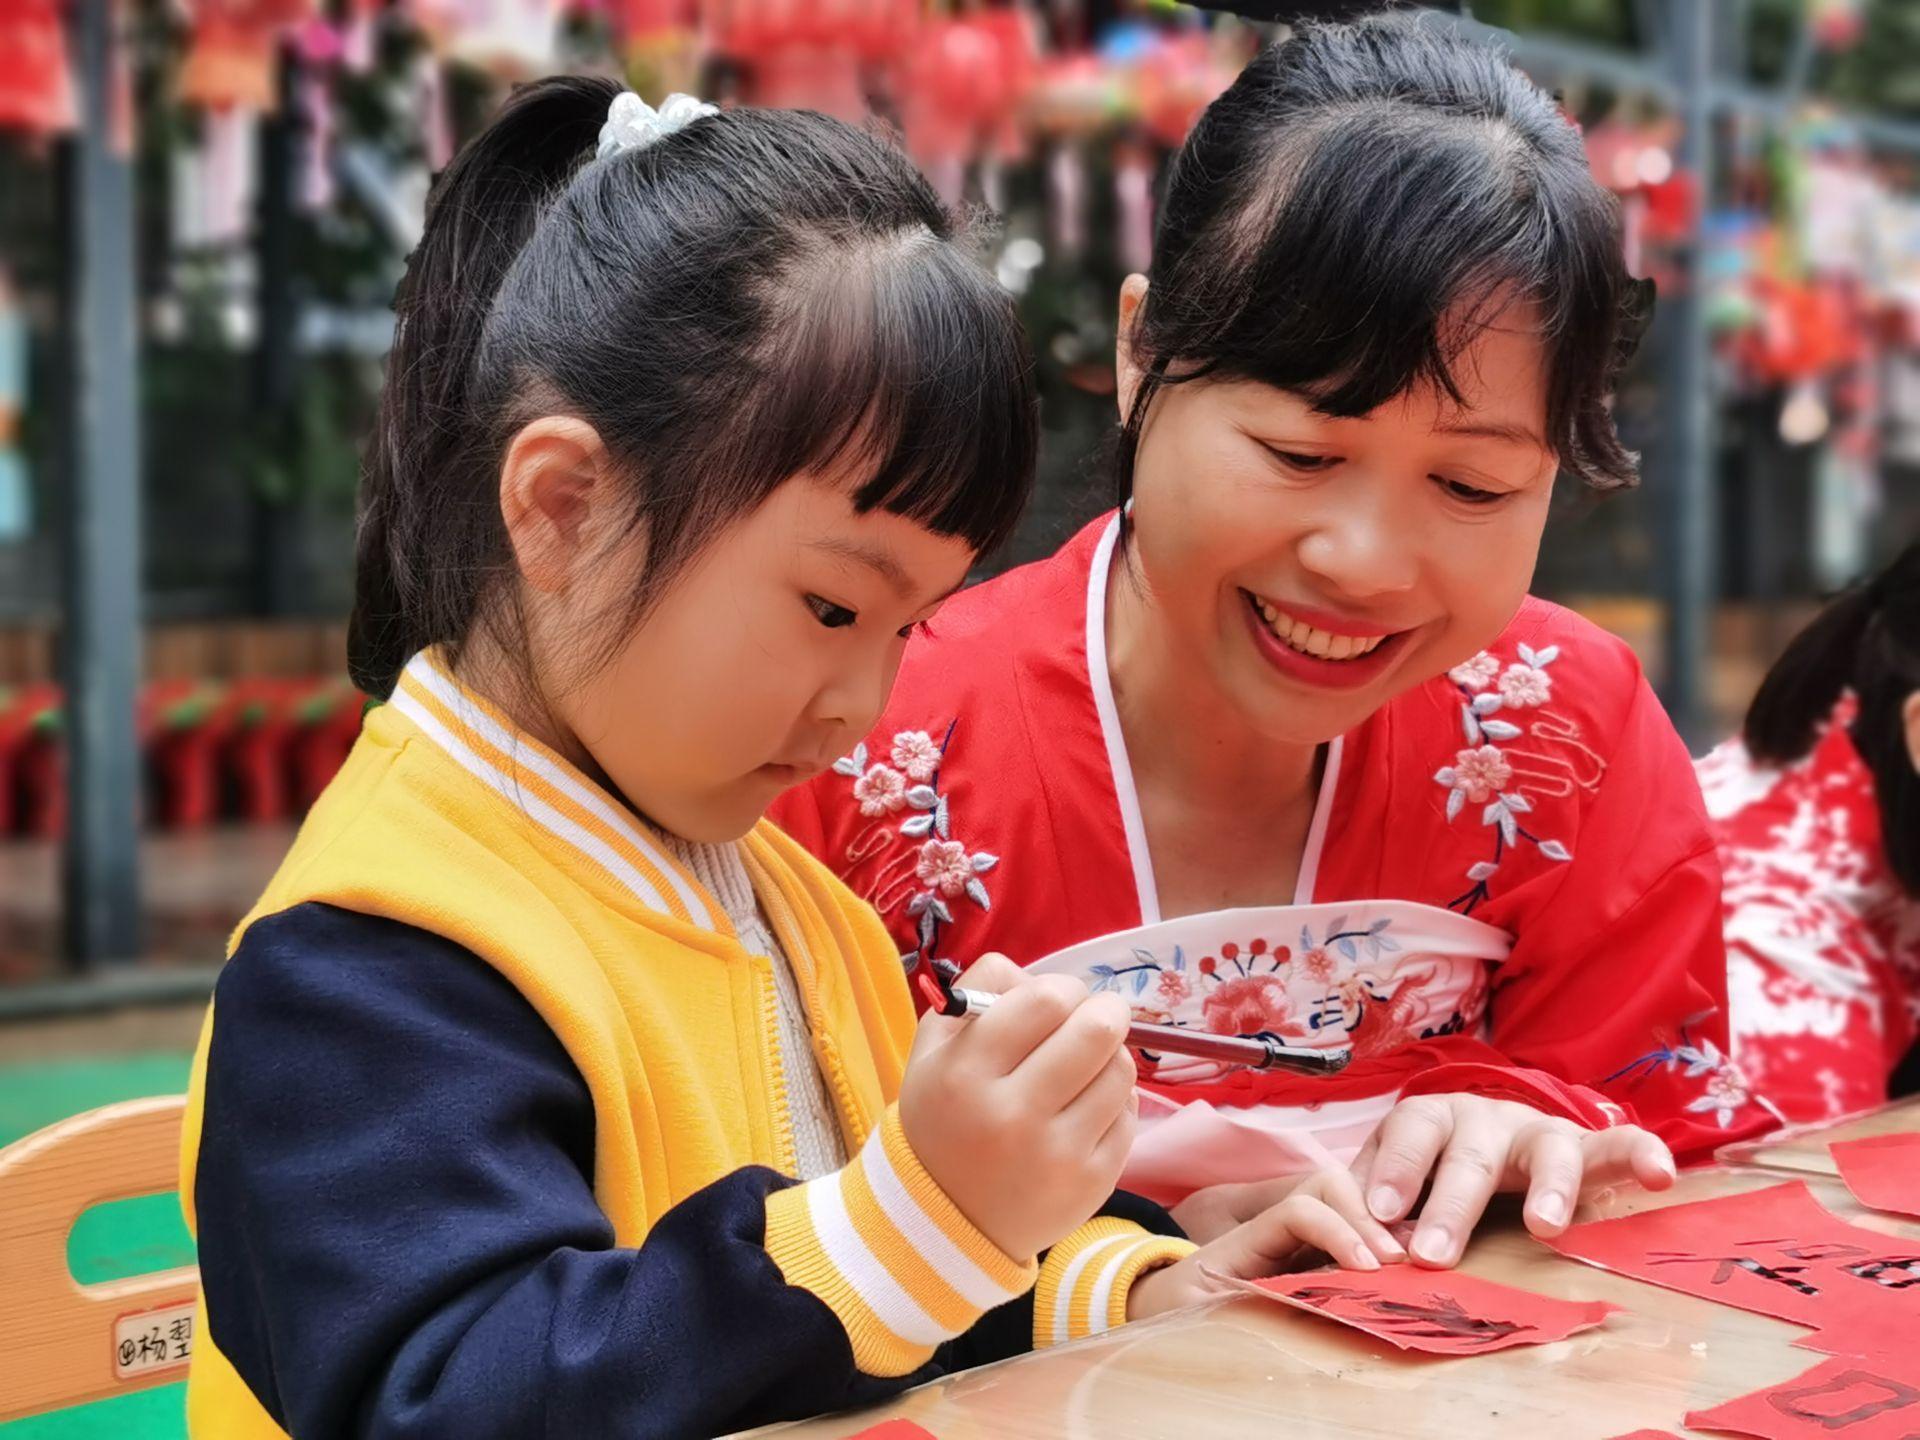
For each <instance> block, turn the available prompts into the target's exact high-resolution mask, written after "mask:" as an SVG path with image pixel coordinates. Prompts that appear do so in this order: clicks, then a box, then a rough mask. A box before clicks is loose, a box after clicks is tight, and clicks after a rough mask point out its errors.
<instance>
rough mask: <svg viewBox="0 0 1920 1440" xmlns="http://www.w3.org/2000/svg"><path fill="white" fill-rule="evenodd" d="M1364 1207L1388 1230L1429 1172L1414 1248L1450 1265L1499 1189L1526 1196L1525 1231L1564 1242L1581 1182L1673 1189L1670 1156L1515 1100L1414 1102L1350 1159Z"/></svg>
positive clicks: (1636, 1135)
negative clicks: (1560, 1236)
mask: <svg viewBox="0 0 1920 1440" xmlns="http://www.w3.org/2000/svg"><path fill="white" fill-rule="evenodd" d="M1353 1172H1354V1174H1355V1175H1356V1176H1358V1177H1359V1181H1360V1185H1361V1187H1362V1188H1363V1189H1364V1190H1365V1191H1366V1195H1367V1208H1368V1209H1369V1210H1370V1211H1371V1212H1372V1213H1373V1216H1374V1218H1375V1219H1376V1220H1381V1221H1384V1222H1386V1223H1388V1224H1391V1223H1392V1222H1394V1221H1396V1220H1398V1219H1400V1218H1401V1217H1402V1216H1404V1215H1406V1214H1407V1213H1408V1212H1409V1211H1410V1210H1411V1209H1412V1208H1413V1202H1414V1200H1415V1198H1416V1197H1417V1196H1418V1195H1419V1194H1420V1190H1421V1188H1422V1187H1423V1186H1424V1185H1426V1183H1427V1181H1428V1178H1429V1175H1431V1179H1432V1182H1433V1188H1432V1190H1431V1191H1430V1192H1429V1193H1428V1195H1427V1203H1426V1204H1425V1205H1423V1206H1421V1208H1420V1218H1419V1222H1418V1224H1416V1225H1415V1227H1414V1232H1413V1243H1412V1244H1411V1246H1409V1249H1410V1250H1411V1251H1412V1253H1413V1258H1414V1259H1415V1260H1416V1261H1418V1262H1419V1263H1421V1264H1423V1265H1434V1266H1446V1265H1451V1264H1453V1263H1454V1262H1455V1261H1456V1260H1458V1259H1459V1258H1460V1255H1461V1252H1462V1251H1463V1250H1465V1249H1466V1244H1467V1236H1468V1235H1469V1234H1471V1233H1472V1231H1473V1227H1474V1226H1475V1225H1476V1224H1477V1223H1478V1222H1479V1219H1480V1216H1481V1213H1482V1212H1483V1211H1484V1210H1485V1209H1486V1208H1487V1201H1488V1200H1490V1199H1492V1198H1493V1194H1494V1192H1495V1191H1496V1190H1524V1191H1525V1192H1526V1196H1527V1202H1526V1209H1525V1211H1524V1212H1523V1213H1524V1215H1525V1218H1526V1225H1527V1229H1529V1230H1531V1231H1532V1232H1533V1233H1534V1234H1535V1235H1539V1236H1552V1235H1558V1234H1559V1233H1560V1232H1561V1231H1563V1230H1565V1229H1566V1228H1567V1222H1568V1220H1569V1219H1571V1218H1572V1215H1573V1207H1574V1204H1575V1202H1576V1201H1578V1199H1579V1198H1580V1191H1581V1188H1582V1186H1584V1185H1614V1184H1619V1183H1621V1182H1623V1181H1628V1180H1637V1181H1639V1183H1640V1184H1642V1185H1644V1186H1646V1187H1647V1189H1649V1190H1664V1189H1666V1188H1667V1187H1668V1186H1669V1185H1671V1184H1673V1182H1674V1168H1673V1156H1672V1155H1671V1154H1669V1153H1668V1151H1667V1147H1666V1145H1665V1144H1663V1143H1662V1142H1661V1140H1660V1139H1659V1137H1657V1136H1655V1135H1652V1134H1650V1133H1648V1132H1647V1131H1645V1130H1642V1129H1641V1128H1640V1127H1639V1126H1638V1125H1616V1126H1614V1127H1613V1128H1612V1129H1610V1130H1585V1129H1582V1128H1581V1127H1580V1126H1578V1125H1576V1124H1574V1123H1573V1122H1572V1121H1571V1120H1564V1119H1561V1118H1559V1117H1558V1116H1553V1115H1545V1114H1542V1113H1541V1112H1540V1111H1538V1110H1535V1109H1533V1108H1532V1107H1531V1106H1527V1105H1522V1104H1519V1103H1518V1102H1516V1101H1512V1100H1489V1099H1487V1098H1485V1097H1484V1096H1479V1095H1417V1096H1414V1097H1413V1098H1412V1099H1409V1100H1402V1101H1401V1102H1400V1103H1399V1104H1398V1105H1396V1106H1394V1107H1393V1109H1392V1110H1391V1111H1390V1112H1389V1113H1388V1115H1387V1118H1386V1119H1385V1120H1383V1121H1381V1123H1380V1127H1379V1129H1377V1130H1375V1131H1374V1132H1373V1134H1372V1135H1371V1136H1370V1137H1369V1138H1368V1140H1367V1143H1366V1144H1365V1145H1363V1146H1362V1147H1361V1148H1360V1153H1359V1155H1358V1156H1356V1157H1355V1158H1354V1162H1353Z"/></svg>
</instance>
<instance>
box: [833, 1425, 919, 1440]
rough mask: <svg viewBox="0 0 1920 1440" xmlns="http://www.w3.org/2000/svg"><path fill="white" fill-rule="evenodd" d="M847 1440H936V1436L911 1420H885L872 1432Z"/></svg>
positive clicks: (867, 1431) (868, 1431) (852, 1436)
mask: <svg viewBox="0 0 1920 1440" xmlns="http://www.w3.org/2000/svg"><path fill="white" fill-rule="evenodd" d="M847 1440H934V1434H933V1432H932V1431H931V1430H922V1429H921V1428H920V1427H919V1426H918V1425H916V1424H914V1423H913V1421H911V1420H883V1421H881V1422H880V1423H879V1424H878V1425H875V1426H874V1427H873V1428H872V1429H870V1430H862V1431H861V1432H860V1433H859V1434H858V1435H849V1436H848V1437H847Z"/></svg>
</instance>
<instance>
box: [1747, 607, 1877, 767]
mask: <svg viewBox="0 0 1920 1440" xmlns="http://www.w3.org/2000/svg"><path fill="white" fill-rule="evenodd" d="M1878 609H1879V606H1878V605H1877V604H1876V601H1875V596H1874V592H1873V588H1872V587H1871V586H1867V585H1861V586H1856V587H1855V588H1854V589H1852V590H1849V591H1847V592H1846V593H1845V594H1844V595H1842V596H1840V598H1839V599H1837V600H1835V601H1834V602H1833V603H1832V604H1830V605H1828V606H1827V608H1826V609H1825V610H1822V611H1821V612H1820V614H1819V615H1818V616H1817V617H1815V619H1814V621H1813V623H1812V624H1810V625H1808V626H1807V628H1806V629H1804V630H1802V631H1801V632H1800V633H1799V634H1798V635H1796V636H1795V637H1794V639H1793V643H1792V644H1790V645H1788V646H1787V648H1786V652H1785V653H1784V654H1783V655H1781V657H1780V659H1779V660H1778V661H1777V662H1776V663H1775V664H1774V667H1773V668H1772V669H1771V670H1769V671H1768V672H1767V678H1766V679H1765V680H1763V681H1761V682H1760V690H1759V693H1758V694H1756V695H1755V696H1754V697H1753V704H1752V705H1751V706H1750V707H1749V708H1748V710H1747V719H1746V725H1745V727H1744V729H1743V732H1742V733H1743V738H1744V739H1745V741H1746V745H1747V750H1748V752H1749V753H1750V754H1752V756H1753V758H1754V759H1756V760H1759V761H1762V762H1764V763H1766V764H1769V765H1790V764H1792V763H1793V762H1794V761H1796V760H1800V759H1803V758H1805V756H1806V755H1807V754H1808V753H1809V752H1810V751H1811V750H1812V749H1813V744H1814V738H1815V734H1816V732H1817V731H1818V730H1819V727H1820V726H1821V725H1822V724H1823V723H1824V722H1825V721H1826V719H1827V717H1828V716H1829V715H1830V714H1831V713H1832V712H1833V707H1834V705H1835V704H1837V703H1838V702H1839V699H1840V695H1841V692H1842V691H1844V690H1845V689H1846V688H1847V687H1848V686H1849V685H1851V684H1853V683H1854V669H1855V666H1856V663H1857V662H1858V659H1859V656H1860V642H1861V641H1862V639H1864V638H1865V636H1866V633H1867V627H1868V626H1869V625H1871V624H1872V623H1873V617H1874V615H1875V614H1876V613H1877V612H1878Z"/></svg>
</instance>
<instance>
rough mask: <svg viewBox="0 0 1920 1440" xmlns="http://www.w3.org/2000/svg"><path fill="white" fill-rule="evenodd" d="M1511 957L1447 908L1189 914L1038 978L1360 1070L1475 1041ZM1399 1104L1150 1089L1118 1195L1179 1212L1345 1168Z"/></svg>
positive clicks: (1173, 1064)
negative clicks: (1413, 1052) (1494, 977)
mask: <svg viewBox="0 0 1920 1440" xmlns="http://www.w3.org/2000/svg"><path fill="white" fill-rule="evenodd" d="M1511 945H1512V941H1511V937H1509V936H1508V935H1507V933H1506V932H1505V931H1503V930H1497V929H1495V928H1494V927H1493V926H1491V925H1486V924H1483V923H1481V922H1480V921H1478V920H1473V919H1469V918H1467V917H1466V916H1463V915H1458V914H1455V913H1454V912H1453V911H1450V910H1440V909H1437V908H1435V907H1433V906H1429V905H1418V904H1414V903H1412V902H1409V901H1400V900H1370V901H1362V902H1356V903H1352V904H1337V905H1281V906H1271V907H1262V908H1258V909H1246V910H1217V911H1211V912H1208V913H1206V914H1203V915H1186V916H1182V917H1180V918H1179V919H1177V920H1163V921H1161V922H1159V923H1158V924H1155V925H1143V926H1140V927H1139V928H1137V929H1133V930H1123V931H1119V932H1117V933H1115V934H1112V935H1103V936H1101V937H1100V938H1099V939H1097V940H1089V941H1087V942H1085V943H1084V944H1080V945H1075V946H1072V947H1070V948H1069V949H1066V950H1060V951H1056V952H1055V953H1054V954H1052V955H1049V956H1047V957H1046V958H1045V959H1043V960H1040V961H1037V962H1035V963H1034V964H1033V965H1032V966H1030V967H1029V969H1031V970H1032V971H1034V972H1038V973H1048V974H1065V975H1076V976H1078V977H1080V978H1081V979H1082V980H1085V981H1086V982H1087V985H1088V987H1089V988H1091V989H1093V990H1096V991H1107V990H1110V991H1114V992H1116V993H1118V994H1120V995H1121V996H1123V997H1125V999H1126V1000H1127V1002H1128V1004H1129V1005H1130V1006H1131V1007H1132V1009H1133V1015H1134V1018H1135V1019H1136V1020H1146V1021H1151V1022H1153V1023H1154V1024H1158V1025H1177V1026H1180V1027H1182V1028H1186V1029H1192V1030H1201V1031H1209V1032H1212V1033H1214V1034H1220V1035H1260V1034H1266V1035H1274V1036H1277V1037H1278V1038H1280V1039H1282V1040H1284V1041H1286V1042H1287V1043H1288V1044H1291V1045H1305V1046H1313V1047H1316V1048H1321V1049H1328V1050H1337V1049H1351V1050H1352V1052H1353V1054H1354V1057H1355V1058H1356V1059H1365V1058H1366V1057H1368V1056H1371V1055H1378V1054H1382V1053H1384V1052H1386V1051H1389V1050H1392V1049H1395V1048H1397V1047H1399V1046H1400V1045H1403V1044H1405V1043H1407V1042H1408V1041H1410V1040H1419V1039H1424V1038H1429V1037H1433V1036H1439V1035H1456V1034H1467V1035H1475V1036H1477V1035H1479V1034H1481V1033H1482V1031H1483V1029H1484V1026H1485V1022H1486V1008H1487V993H1488V972H1489V970H1490V969H1491V968H1492V967H1493V966H1495V965H1498V964H1499V963H1500V962H1501V961H1503V960H1505V959H1506V958H1507V955H1508V953H1509V950H1510V949H1511ZM1139 1063H1140V1073H1141V1078H1142V1079H1145V1080H1150V1081H1156V1082H1161V1083H1165V1084H1171V1085H1181V1086H1183V1087H1192V1086H1201V1087H1203V1093H1204V1087H1205V1086H1206V1084H1207V1082H1209V1081H1212V1080H1218V1079H1220V1078H1221V1077H1222V1076H1223V1075H1224V1074H1225V1073H1226V1071H1225V1070H1224V1068H1223V1067H1221V1066H1219V1065H1217V1064H1215V1063H1213V1062H1211V1061H1202V1060H1193V1059H1189V1058H1187V1057H1184V1056H1179V1055H1153V1054H1142V1055H1141V1056H1140V1057H1139ZM1183 1093H1186V1094H1189V1095H1191V1094H1192V1091H1191V1090H1190V1089H1189V1090H1186V1091H1183ZM1394 1098H1395V1097H1394V1095H1393V1094H1384V1095H1375V1096H1367V1097H1364V1098H1358V1099H1344V1100H1332V1101H1328V1102H1322V1103H1319V1104H1313V1105H1304V1106H1288V1105H1274V1104H1260V1105H1252V1106H1247V1105H1233V1104H1231V1103H1227V1102H1225V1100H1224V1098H1223V1103H1222V1104H1221V1105H1219V1106H1215V1105H1214V1104H1212V1103H1211V1102H1210V1101H1209V1100H1207V1099H1205V1098H1195V1099H1188V1100H1186V1101H1184V1102H1182V1101H1175V1100H1171V1099H1168V1098H1166V1097H1165V1096H1162V1095H1159V1094H1155V1093H1153V1092H1151V1091H1144V1092H1142V1095H1141V1105H1140V1127H1139V1131H1138V1138H1137V1139H1136V1140H1135V1142H1134V1149H1133V1152H1132V1154H1131V1156H1130V1157H1129V1159H1128V1162H1127V1169H1126V1171H1125V1173H1124V1174H1122V1176H1121V1184H1122V1185H1123V1186H1125V1187H1126V1188H1127V1189H1129V1190H1132V1191H1134V1192H1136V1193H1138V1194H1142V1195H1146V1196H1148V1197H1149V1198H1151V1199H1155V1200H1159V1201H1161V1202H1163V1203H1166V1204H1173V1203H1175V1202H1177V1201H1179V1200H1180V1199H1181V1198H1183V1197H1184V1196H1185V1195H1187V1194H1189V1193H1191V1192H1192V1191H1193V1190H1195V1189H1198V1188H1200V1187H1201V1186H1203V1185H1214V1184H1220V1183H1223V1182H1227V1181H1245V1180H1260V1179H1269V1178H1273V1177H1276V1176H1282V1175H1288V1174H1298V1173H1305V1172H1307V1171H1311V1170H1315V1169H1319V1168H1322V1167H1324V1166H1327V1165H1344V1164H1345V1163H1347V1161H1349V1160H1351V1159H1352V1157H1353V1154H1354V1152H1355V1151H1357V1150H1358V1149H1359V1147H1360V1145H1361V1144H1362V1143H1363V1142H1364V1141H1365V1139H1366V1137H1367V1135H1368V1134H1369V1133H1371V1131H1372V1129H1373V1127H1374V1126H1375V1125H1377V1124H1378V1123H1379V1122H1380V1118H1381V1117H1382V1116H1383V1115H1385V1114H1386V1112H1387V1111H1388V1110H1389V1109H1390V1108H1391V1107H1392V1105H1393V1101H1394Z"/></svg>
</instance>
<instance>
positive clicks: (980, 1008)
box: [918, 962, 1353, 1075]
mask: <svg viewBox="0 0 1920 1440" xmlns="http://www.w3.org/2000/svg"><path fill="white" fill-rule="evenodd" d="M935 963H936V964H938V963H939V962H935ZM943 968H944V967H943ZM918 984H919V986H920V993H921V995H923V996H924V997H925V998H926V1002H927V1007H928V1008H929V1009H931V1010H932V1011H933V1012H934V1013H935V1014H937V1015H945V1016H948V1017H950V1018H952V1019H956V1020H971V1019H974V1018H976V1017H978V1016H981V1015H984V1014H986V1013H987V1011H989V1010H991V1009H992V1008H993V1004H994V1001H996V1000H997V999H999V998H1000V997H999V996H997V995H995V994H993V993H992V992H991V991H986V990H962V989H959V988H957V987H955V986H953V985H951V984H949V983H948V982H947V980H946V979H945V977H944V976H940V977H936V976H934V975H929V974H927V973H925V972H924V971H923V972H922V973H921V975H920V977H919V981H918ZM1127 1048H1128V1049H1129V1050H1151V1051H1153V1052H1154V1053H1156V1054H1161V1055H1185V1056H1189V1057H1191V1058H1193V1059H1195V1060H1216V1061H1218V1062H1220V1063H1221V1064H1223V1065H1236V1066H1240V1067H1242V1068H1244V1069H1248V1070H1293V1071H1296V1072H1298V1073H1299V1074H1302V1075H1335V1074H1338V1073H1339V1072H1340V1071H1342V1070H1344V1069H1346V1068H1347V1063H1348V1062H1349V1061H1350V1060H1352V1059H1353V1052H1352V1051H1351V1050H1310V1049H1307V1048H1305V1047H1304V1046H1299V1045H1286V1044H1283V1043H1281V1042H1280V1041H1278V1040H1276V1039H1274V1038H1273V1037H1272V1036H1271V1035H1209V1034H1206V1033H1204V1032H1202V1031H1198V1030H1182V1029H1181V1028H1180V1027H1179V1026H1177V1025H1148V1024H1144V1023H1140V1022H1136V1023H1134V1024H1132V1025H1129V1026H1128V1027H1127Z"/></svg>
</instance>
